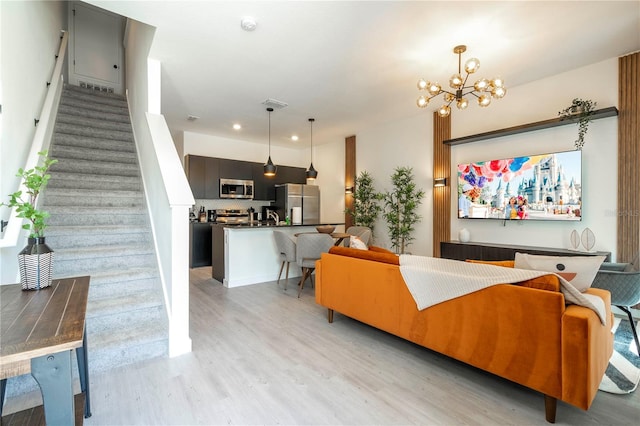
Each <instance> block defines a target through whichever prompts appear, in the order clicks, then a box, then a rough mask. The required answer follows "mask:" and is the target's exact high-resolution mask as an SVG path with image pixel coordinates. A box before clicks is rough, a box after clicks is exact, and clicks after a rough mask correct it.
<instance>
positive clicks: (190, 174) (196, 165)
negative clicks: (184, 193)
mask: <svg viewBox="0 0 640 426" xmlns="http://www.w3.org/2000/svg"><path fill="white" fill-rule="evenodd" d="M206 160H207V157H200V156H199V155H187V157H186V159H185V169H186V172H187V179H188V180H189V185H190V186H191V192H192V193H193V198H196V199H202V198H205V182H206V177H205V175H206Z"/></svg>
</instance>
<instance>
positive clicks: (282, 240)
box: [273, 231, 296, 291]
mask: <svg viewBox="0 0 640 426" xmlns="http://www.w3.org/2000/svg"><path fill="white" fill-rule="evenodd" d="M273 238H274V239H275V240H276V247H277V249H278V252H279V253H280V260H281V261H282V264H281V265H280V273H278V285H280V277H281V276H282V269H283V268H284V264H285V263H286V264H287V272H286V274H285V278H284V291H287V282H288V281H289V265H290V264H291V262H295V261H296V242H295V241H294V240H293V238H291V236H290V235H289V234H287V233H286V232H282V231H273Z"/></svg>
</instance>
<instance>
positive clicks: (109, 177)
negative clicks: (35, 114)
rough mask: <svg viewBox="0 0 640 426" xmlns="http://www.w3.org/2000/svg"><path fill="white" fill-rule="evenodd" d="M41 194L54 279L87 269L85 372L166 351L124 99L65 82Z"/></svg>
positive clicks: (160, 299)
mask: <svg viewBox="0 0 640 426" xmlns="http://www.w3.org/2000/svg"><path fill="white" fill-rule="evenodd" d="M49 156H50V157H51V158H54V159H57V160H58V163H57V164H55V165H53V166H52V167H51V169H50V174H51V179H50V180H49V184H48V186H47V188H46V190H45V191H44V192H43V195H42V208H43V209H44V210H46V211H48V212H49V214H50V217H49V219H48V222H47V223H48V227H47V229H46V231H45V234H46V242H47V245H48V246H49V247H51V248H52V249H53V250H54V252H55V254H54V259H55V260H54V277H56V278H63V277H71V276H79V275H90V276H91V285H90V291H89V302H88V306H87V324H86V330H87V344H88V346H89V352H88V354H89V371H90V374H94V373H96V372H102V371H107V370H109V369H112V368H115V367H119V366H122V365H126V364H130V363H134V362H138V361H142V360H145V359H149V358H153V357H160V356H166V355H167V353H168V322H167V314H166V310H165V307H164V299H163V291H162V287H161V283H160V278H159V272H158V267H157V261H156V255H155V250H154V246H153V242H152V235H151V227H150V224H149V220H148V213H147V208H146V203H145V198H144V192H143V187H142V179H141V177H140V170H139V166H138V161H137V156H136V148H135V144H134V141H133V134H132V131H131V124H130V121H129V112H128V108H127V103H126V100H125V99H124V97H123V96H120V95H114V94H107V93H100V92H95V91H92V90H87V89H82V88H80V87H76V86H68V85H67V86H65V88H64V91H63V94H62V99H61V101H60V107H59V110H58V118H57V122H56V126H55V130H54V136H53V140H52V143H51V148H50V149H49Z"/></svg>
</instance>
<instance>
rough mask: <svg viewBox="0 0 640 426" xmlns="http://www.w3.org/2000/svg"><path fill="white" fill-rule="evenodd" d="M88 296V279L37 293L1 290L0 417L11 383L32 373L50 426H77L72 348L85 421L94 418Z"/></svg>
mask: <svg viewBox="0 0 640 426" xmlns="http://www.w3.org/2000/svg"><path fill="white" fill-rule="evenodd" d="M88 294H89V277H88V276H84V277H75V278H65V279H59V280H53V282H52V284H51V287H47V288H44V289H41V290H33V291H23V290H22V287H21V285H20V284H11V285H3V286H0V300H1V301H2V302H1V303H2V312H1V322H0V331H1V332H0V379H1V380H0V416H1V415H2V405H3V403H4V395H5V390H6V384H7V378H9V377H13V376H18V375H21V374H28V373H31V375H32V376H33V377H34V378H35V379H36V381H37V382H38V384H39V385H40V390H41V392H42V401H43V408H44V417H45V419H44V420H45V421H46V424H49V425H73V424H75V423H76V422H75V418H76V416H75V414H74V412H75V409H74V395H73V376H72V373H71V351H72V350H73V349H75V350H76V356H77V358H78V369H79V372H80V388H81V390H82V393H83V394H84V417H85V418H88V417H90V416H91V403H90V399H89V371H88V366H87V339H86V332H85V315H86V311H87V297H88ZM81 400H82V399H80V400H79V401H81ZM27 411H29V410H27ZM32 411H33V410H32ZM7 417H9V416H7ZM28 423H29V424H31V422H28ZM79 423H80V424H81V423H82V417H80V421H79Z"/></svg>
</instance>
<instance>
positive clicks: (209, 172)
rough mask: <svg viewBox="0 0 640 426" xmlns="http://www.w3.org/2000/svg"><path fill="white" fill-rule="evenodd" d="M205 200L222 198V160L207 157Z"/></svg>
mask: <svg viewBox="0 0 640 426" xmlns="http://www.w3.org/2000/svg"><path fill="white" fill-rule="evenodd" d="M204 175H205V182H204V198H206V199H208V200H211V199H218V198H220V159H219V158H211V157H207V158H206V161H205V173H204Z"/></svg>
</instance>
